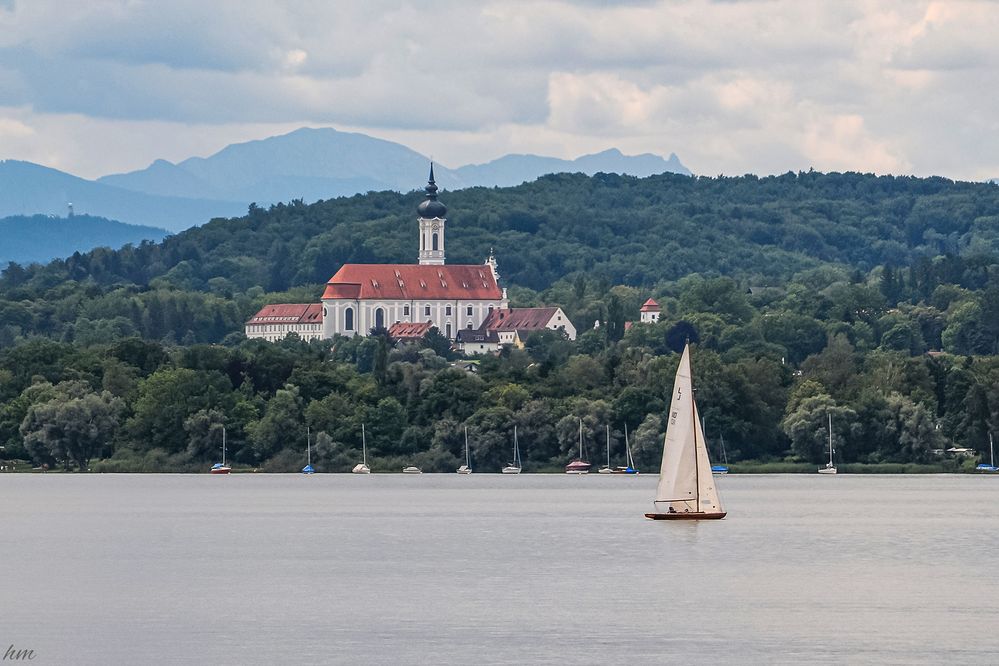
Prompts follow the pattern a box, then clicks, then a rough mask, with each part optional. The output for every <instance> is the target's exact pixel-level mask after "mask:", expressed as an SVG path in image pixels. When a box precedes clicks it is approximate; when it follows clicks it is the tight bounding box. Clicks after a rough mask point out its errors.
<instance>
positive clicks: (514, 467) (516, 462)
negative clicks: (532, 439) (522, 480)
mask: <svg viewBox="0 0 999 666" xmlns="http://www.w3.org/2000/svg"><path fill="white" fill-rule="evenodd" d="M520 470H521V464H520V445H519V444H518V443H517V426H513V462H512V463H510V464H509V465H507V466H506V467H504V468H503V469H502V472H503V473H504V474H520Z"/></svg>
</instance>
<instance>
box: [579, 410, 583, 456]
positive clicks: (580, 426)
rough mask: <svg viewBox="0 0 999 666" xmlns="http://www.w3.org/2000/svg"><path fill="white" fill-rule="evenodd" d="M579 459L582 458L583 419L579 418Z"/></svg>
mask: <svg viewBox="0 0 999 666" xmlns="http://www.w3.org/2000/svg"><path fill="white" fill-rule="evenodd" d="M579 459H580V460H582V459H583V419H582V417H580V419H579Z"/></svg>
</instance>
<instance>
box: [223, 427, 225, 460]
mask: <svg viewBox="0 0 999 666" xmlns="http://www.w3.org/2000/svg"><path fill="white" fill-rule="evenodd" d="M222 466H223V467H225V426H222Z"/></svg>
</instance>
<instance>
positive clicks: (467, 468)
mask: <svg viewBox="0 0 999 666" xmlns="http://www.w3.org/2000/svg"><path fill="white" fill-rule="evenodd" d="M471 473H472V467H471V459H470V458H469V456H468V427H467V426H466V427H465V464H464V465H462V466H461V467H459V468H458V474H471Z"/></svg>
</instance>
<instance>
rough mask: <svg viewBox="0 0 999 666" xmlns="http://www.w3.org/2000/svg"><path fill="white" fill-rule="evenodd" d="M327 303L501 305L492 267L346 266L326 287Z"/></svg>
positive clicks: (500, 296) (499, 292)
mask: <svg viewBox="0 0 999 666" xmlns="http://www.w3.org/2000/svg"><path fill="white" fill-rule="evenodd" d="M323 298H324V299H349V300H358V299H364V300H378V299H385V300H396V301H420V300H435V301H438V300H439V301H451V300H453V301H500V300H501V299H502V298H503V291H502V290H501V289H500V288H499V285H497V284H496V279H495V278H494V277H493V272H492V269H490V268H489V266H486V265H485V264H483V265H473V266H421V265H414V264H344V265H343V266H341V267H340V270H338V271H337V272H336V275H334V276H333V277H331V278H330V281H329V282H327V283H326V291H325V292H323Z"/></svg>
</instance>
